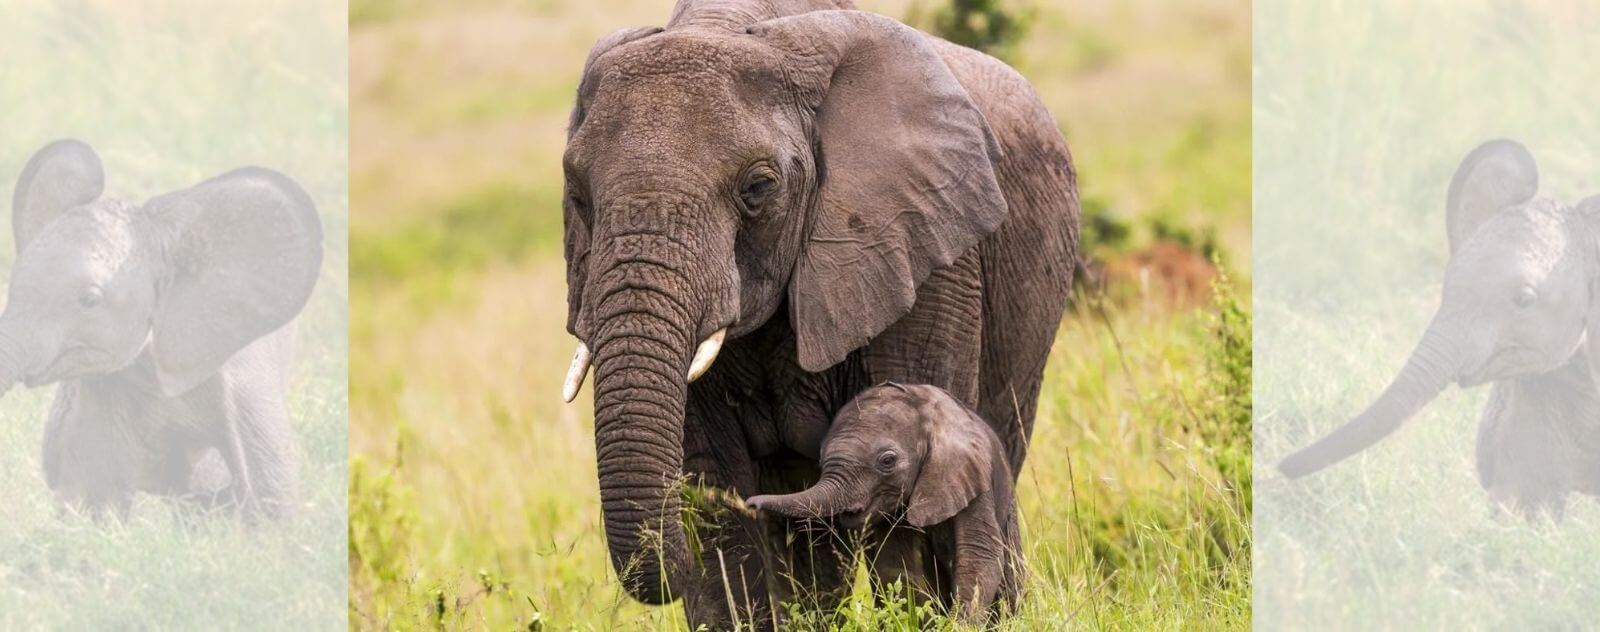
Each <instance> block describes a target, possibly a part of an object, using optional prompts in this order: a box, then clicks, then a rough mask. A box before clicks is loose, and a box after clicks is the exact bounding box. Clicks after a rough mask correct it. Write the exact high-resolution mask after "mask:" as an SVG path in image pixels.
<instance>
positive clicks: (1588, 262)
mask: <svg viewBox="0 0 1600 632" xmlns="http://www.w3.org/2000/svg"><path fill="white" fill-rule="evenodd" d="M1538 183H1539V175H1538V167H1537V166H1536V164H1535V162H1534V160H1533V156H1532V155H1531V154H1529V153H1528V151H1527V149H1525V148H1523V147H1522V146H1521V145H1519V144H1517V143H1515V142H1511V141H1506V140H1496V141H1491V142H1489V143H1485V144H1484V145H1482V146H1480V147H1478V148H1477V149H1475V150H1473V151H1472V153H1470V154H1468V155H1467V157H1466V159H1465V160H1463V161H1462V162H1461V165H1460V167H1458V168H1457V169H1456V173H1455V176H1454V178H1452V179H1451V181H1450V189H1449V193H1448V196H1447V198H1446V205H1445V207H1446V228H1447V233H1448V237H1449V241H1450V261H1449V263H1448V264H1447V266H1446V269H1445V278H1444V289H1443V295H1442V297H1441V299H1440V304H1439V309H1438V311H1437V313H1435V314H1434V317H1433V320H1432V321H1431V322H1430V323H1429V325H1428V328H1427V330H1426V331H1425V332H1424V333H1423V334H1422V339H1421V340H1420V341H1419V342H1418V343H1417V346H1416V349H1415V350H1414V351H1413V352H1412V353H1411V356H1410V358H1409V359H1408V360H1407V361H1406V363H1405V366H1404V367H1403V368H1402V369H1401V370H1400V373H1399V375H1398V376H1396V377H1395V379H1394V381H1393V382H1391V383H1390V384H1389V386H1388V388H1386V389H1385V390H1384V391H1383V393H1382V394H1380V395H1379V396H1378V398H1377V400H1376V401H1374V402H1373V403H1372V404H1371V405H1370V406H1369V407H1368V408H1367V409H1366V410H1365V411H1364V412H1362V413H1361V414H1360V415H1359V416H1357V417H1356V418H1355V419H1353V420H1351V421H1350V422H1348V423H1346V424H1345V425H1344V426H1342V427H1340V428H1339V429H1337V430H1335V431H1334V432H1333V433H1332V434H1329V435H1328V436H1327V437H1324V438H1323V439H1321V440H1320V441H1317V442H1316V443H1315V444H1312V445H1311V446H1309V447H1307V448H1305V449H1303V450H1300V451H1299V452H1296V453H1294V454H1292V455H1290V456H1289V457H1288V458H1286V459H1284V460H1283V462H1282V464H1280V465H1279V468H1280V469H1281V470H1282V471H1283V472H1284V473H1285V474H1286V475H1288V476H1290V477H1292V478H1297V477H1300V476H1305V475H1307V474H1311V473H1313V472H1316V471H1318V470H1321V469H1322V468H1325V467H1327V466H1329V465H1332V464H1334V463H1337V462H1338V461H1340V460H1342V459H1344V458H1346V457H1349V456H1351V455H1353V454H1355V453H1357V452H1360V451H1361V450H1364V449H1366V448H1367V447H1369V446H1371V445H1373V444H1374V443H1376V442H1378V441H1379V440H1381V439H1383V438H1384V437H1386V436H1388V435H1389V434H1390V433H1392V432H1394V431H1395V430H1396V429H1398V428H1399V427H1400V425H1401V424H1402V423H1404V422H1405V421H1406V419H1407V418H1409V417H1411V416H1412V415H1414V414H1415V413H1416V412H1417V411H1418V410H1420V409H1421V408H1422V407H1423V406H1425V405H1426V404H1427V403H1428V402H1430V401H1432V399H1433V398H1434V397H1435V396H1437V395H1438V394H1439V392H1440V391H1442V390H1444V388H1445V387H1446V386H1448V385H1449V384H1451V383H1457V384H1459V385H1461V386H1462V387H1472V386H1476V385H1479V384H1483V383H1486V382H1493V381H1499V380H1505V379H1508V378H1513V377H1517V376H1523V375H1530V374H1536V373H1543V372H1547V371H1551V370H1553V369H1556V368H1558V367H1561V366H1562V365H1564V364H1565V363H1567V361H1569V360H1571V359H1572V358H1573V355H1574V354H1575V353H1578V352H1580V350H1581V349H1582V348H1583V347H1588V350H1586V351H1583V352H1585V353H1590V354H1593V353H1594V352H1595V350H1596V348H1600V340H1597V337H1600V336H1597V335H1596V332H1597V331H1600V330H1596V329H1594V328H1595V327H1600V293H1597V290H1600V287H1597V286H1596V283H1597V281H1600V252H1597V248H1600V242H1597V236H1600V232H1596V229H1597V227H1600V224H1597V220H1600V205H1596V204H1594V203H1593V201H1592V199H1591V201H1589V202H1584V203H1582V204H1579V205H1578V206H1576V207H1574V206H1569V205H1565V204H1562V203H1560V202H1557V201H1554V200H1550V199H1545V198H1538V197H1535V194H1536V193H1537V191H1538ZM1586 340H1587V341H1588V342H1585V341H1586Z"/></svg>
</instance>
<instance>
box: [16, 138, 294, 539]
mask: <svg viewBox="0 0 1600 632" xmlns="http://www.w3.org/2000/svg"><path fill="white" fill-rule="evenodd" d="M16 182H17V184H16V191H15V195H14V197H13V198H12V216H11V226H12V231H13V236H14V238H15V243H16V247H17V255H16V260H15V263H14V264H13V266H12V269H11V272H10V278H9V288H8V294H7V301H6V306H5V312H4V314H3V315H0V393H3V392H4V391H6V390H9V389H10V388H11V386H12V385H13V384H15V383H21V384H23V385H25V386H27V387H29V388H33V387H39V386H45V385H50V384H56V383H60V384H61V387H60V388H59V389H57V391H56V400H55V404H54V406H53V407H52V408H51V412H50V416H49V419H48V421H47V422H46V424H45V429H44V441H43V444H44V447H43V456H42V463H43V465H44V478H45V481H46V482H47V483H48V484H49V486H50V488H51V489H52V490H53V491H54V493H55V494H56V496H57V498H58V499H59V500H61V501H62V502H64V503H67V504H68V505H71V506H76V507H82V508H85V509H87V510H88V511H90V512H93V513H97V514H99V513H103V512H108V511H109V512H113V513H116V514H118V515H122V514H125V513H126V511H127V509H128V507H129V505H130V503H131V501H132V499H133V494H134V493H135V492H146V493H152V494H164V495H173V496H188V497H195V498H197V499H201V500H204V501H206V502H208V503H220V504H223V505H225V506H231V507H233V508H235V509H237V510H238V511H240V512H241V513H243V514H245V515H246V516H248V517H250V518H254V517H257V516H266V517H270V518H282V517H287V516H289V515H290V514H292V512H293V510H294V502H295V487H296V479H297V477H298V472H297V463H296V461H295V446H294V440H293V436H292V435H293V431H292V430H291V428H290V424H289V411H288V401H287V389H288V388H289V370H290V366H291V354H292V353H293V348H294V326H293V321H294V318H295V316H297V315H298V314H299V313H300V310H301V308H302V307H304V306H305V304H306V301H307V299H308V298H310V296H311V290H312V288H313V287H314V286H315V285H316V282H317V277H318V273H319V272H320V269H321V265H322V223H321V219H320V218H319V216H318V215H317V210H316V206H315V204H314V203H313V202H312V201H311V198H310V197H309V196H308V195H307V194H306V192H305V191H304V190H303V189H301V188H300V186H299V185H298V184H296V183H295V182H294V181H293V180H291V179H290V178H288V177H287V176H285V175H283V174H280V173H277V172H273V171H269V170H266V169H260V168H244V169H239V170H236V171H231V172H228V173H226V174H223V175H220V176H217V177H215V178H212V179H210V180H207V181H205V182H202V183H200V184H198V185H195V186H193V187H191V188H188V189H183V190H179V191H175V192H172V193H168V194H165V195H161V196H157V197H155V198H152V199H150V200H148V201H146V202H144V203H142V204H134V203H130V202H126V201H122V200H118V199H114V198H106V197H103V196H102V195H103V193H104V190H105V183H106V174H105V173H104V171H103V169H102V166H101V163H100V159H99V156H97V155H96V154H95V152H94V150H93V149H91V148H90V147H89V146H88V145H86V144H84V143H83V142H80V141H77V140H62V141H57V142H54V143H51V144H50V145H48V146H46V147H45V148H43V149H41V150H39V152H38V153H37V154H36V155H34V156H33V158H32V159H31V160H29V161H28V163H27V165H26V166H25V167H24V168H23V170H22V173H21V175H19V176H18V177H17V181H16ZM218 455H220V457H221V464H225V471H223V470H220V469H219V468H218V467H217V466H218V462H217V460H216V457H217V456H218Z"/></svg>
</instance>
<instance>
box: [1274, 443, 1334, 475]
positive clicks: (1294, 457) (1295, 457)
mask: <svg viewBox="0 0 1600 632" xmlns="http://www.w3.org/2000/svg"><path fill="white" fill-rule="evenodd" d="M1322 467H1323V466H1322V465H1320V464H1317V463H1315V462H1314V461H1313V460H1312V459H1311V455H1308V454H1306V451H1305V450H1301V451H1299V452H1295V453H1294V454H1291V455H1289V456H1287V457H1284V459H1283V460H1282V461H1279V462H1278V472H1279V473H1281V474H1283V475H1284V476H1287V477H1289V480H1297V479H1301V478H1305V477H1306V476H1309V475H1311V474H1313V473H1316V472H1317V471H1319V470H1321V469H1322Z"/></svg>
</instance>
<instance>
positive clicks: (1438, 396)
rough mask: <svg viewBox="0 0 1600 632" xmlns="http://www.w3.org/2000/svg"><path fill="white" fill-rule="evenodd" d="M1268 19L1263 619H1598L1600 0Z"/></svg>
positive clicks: (1317, 623) (1396, 7) (1264, 15)
mask: <svg viewBox="0 0 1600 632" xmlns="http://www.w3.org/2000/svg"><path fill="white" fill-rule="evenodd" d="M1254 25H1255V47H1254V51H1255V57H1254V65H1255V69H1256V74H1255V77H1256V80H1255V82H1254V96H1253V98H1254V103H1255V107H1254V110H1255V113H1254V117H1253V120H1254V143H1255V164H1256V178H1255V196H1254V198H1255V205H1256V206H1255V224H1256V227H1257V230H1256V233H1255V234H1256V248H1255V251H1254V254H1255V256H1256V260H1255V262H1254V265H1255V267H1256V273H1257V274H1256V277H1255V279H1256V285H1255V288H1254V291H1253V294H1254V297H1253V298H1254V303H1255V309H1256V315H1257V319H1256V322H1255V331H1254V340H1255V354H1254V367H1255V368H1254V370H1255V373H1254V374H1255V376H1256V383H1255V389H1254V401H1255V416H1254V423H1253V450H1254V452H1255V455H1256V463H1257V464H1258V468H1257V470H1256V473H1257V474H1259V476H1257V477H1256V479H1255V482H1256V486H1255V488H1254V490H1253V492H1254V493H1253V497H1254V502H1255V507H1256V514H1255V521H1254V536H1255V540H1254V542H1255V545H1256V548H1255V551H1254V555H1253V558H1252V563H1253V579H1254V591H1253V614H1254V624H1255V625H1256V626H1257V627H1260V628H1263V629H1274V630H1278V629H1283V630H1371V629H1401V630H1410V629H1497V630H1502V629H1503V630H1530V629H1587V628H1589V627H1592V625H1593V621H1594V614H1595V612H1596V611H1595V604H1596V603H1600V566H1597V565H1595V564H1594V563H1593V562H1594V560H1595V559H1596V558H1597V557H1600V537H1596V536H1597V534H1600V531H1596V529H1595V528H1594V525H1595V524H1596V523H1597V522H1600V502H1597V499H1596V498H1595V494H1596V493H1597V492H1600V386H1597V382H1596V380H1595V376H1596V375H1600V373H1597V372H1596V371H1597V369H1600V365H1597V364H1596V360H1597V359H1600V358H1597V356H1596V355H1595V353H1594V349H1595V348H1596V342H1597V340H1596V338H1595V336H1596V335H1600V207H1597V204H1596V198H1595V196H1596V194H1600V118H1596V117H1595V116H1594V112H1595V109H1594V104H1595V103H1596V102H1597V101H1600V83H1596V82H1594V81H1593V76H1592V75H1593V73H1592V72H1590V69H1591V68H1593V62H1592V59H1593V53H1594V33H1596V32H1597V29H1600V5H1597V4H1595V3H1591V2H1502V1H1499V0H1420V1H1419V2H1414V3H1403V4H1399V3H1387V2H1379V1H1376V0H1368V1H1361V2H1341V3H1319V2H1313V1H1310V0H1274V1H1272V2H1258V3H1256V4H1255V21H1254Z"/></svg>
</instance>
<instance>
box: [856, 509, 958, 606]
mask: <svg viewBox="0 0 1600 632" xmlns="http://www.w3.org/2000/svg"><path fill="white" fill-rule="evenodd" d="M868 538H869V541H871V544H870V545H869V546H868V547H867V568H868V571H869V573H870V575H871V578H872V592H873V595H874V597H875V599H876V600H877V601H878V602H879V603H880V604H881V603H882V602H883V601H884V600H885V599H889V598H895V599H906V600H908V601H910V602H911V603H912V604H913V605H916V604H922V603H925V602H928V601H942V599H941V595H942V588H943V586H941V582H940V577H939V573H938V571H937V569H936V568H935V564H934V559H933V550H932V547H930V546H929V542H928V539H927V537H926V536H925V534H923V533H921V532H919V531H917V530H914V529H909V528H905V527H895V528H891V529H888V530H887V532H883V531H874V532H872V533H869V534H868Z"/></svg>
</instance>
